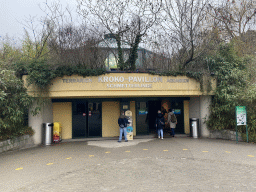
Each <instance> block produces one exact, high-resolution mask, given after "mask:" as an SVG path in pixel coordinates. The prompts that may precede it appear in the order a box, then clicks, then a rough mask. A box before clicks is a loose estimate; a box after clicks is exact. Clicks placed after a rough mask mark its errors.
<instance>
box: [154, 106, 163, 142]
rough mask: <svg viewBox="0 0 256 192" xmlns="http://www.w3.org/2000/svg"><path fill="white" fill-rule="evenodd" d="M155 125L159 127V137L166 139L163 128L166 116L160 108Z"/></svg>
mask: <svg viewBox="0 0 256 192" xmlns="http://www.w3.org/2000/svg"><path fill="white" fill-rule="evenodd" d="M155 125H156V128H157V133H158V138H161V139H164V137H163V134H164V131H163V128H164V125H165V122H164V116H163V115H162V113H161V111H160V110H158V112H157V117H156V122H155Z"/></svg>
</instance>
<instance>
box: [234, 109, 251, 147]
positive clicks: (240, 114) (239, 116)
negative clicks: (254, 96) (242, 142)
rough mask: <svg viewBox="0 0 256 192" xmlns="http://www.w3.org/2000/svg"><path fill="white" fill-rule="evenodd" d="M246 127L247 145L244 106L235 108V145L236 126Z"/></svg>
mask: <svg viewBox="0 0 256 192" xmlns="http://www.w3.org/2000/svg"><path fill="white" fill-rule="evenodd" d="M239 125H246V137H247V143H248V140H249V138H248V128H247V113H246V107H245V106H236V143H238V132H237V126H239Z"/></svg>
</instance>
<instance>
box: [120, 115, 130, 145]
mask: <svg viewBox="0 0 256 192" xmlns="http://www.w3.org/2000/svg"><path fill="white" fill-rule="evenodd" d="M128 123H129V122H128V119H127V118H126V117H125V115H124V112H122V113H121V115H120V117H119V119H118V124H119V127H120V135H119V140H118V142H121V141H122V137H123V134H124V140H125V142H128V140H127V125H128Z"/></svg>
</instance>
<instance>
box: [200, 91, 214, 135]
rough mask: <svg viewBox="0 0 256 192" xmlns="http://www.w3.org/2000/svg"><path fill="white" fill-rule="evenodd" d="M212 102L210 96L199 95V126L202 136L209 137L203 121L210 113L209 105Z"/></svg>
mask: <svg viewBox="0 0 256 192" xmlns="http://www.w3.org/2000/svg"><path fill="white" fill-rule="evenodd" d="M211 102H212V96H209V95H203V96H200V112H201V117H200V127H201V136H202V137H209V136H210V131H209V130H208V128H207V126H206V123H205V121H206V120H207V119H208V117H209V115H210V106H211Z"/></svg>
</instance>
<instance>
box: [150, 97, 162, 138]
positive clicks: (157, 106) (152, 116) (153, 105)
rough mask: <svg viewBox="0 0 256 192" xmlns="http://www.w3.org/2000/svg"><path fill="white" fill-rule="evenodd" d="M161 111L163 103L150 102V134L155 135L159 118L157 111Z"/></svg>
mask: <svg viewBox="0 0 256 192" xmlns="http://www.w3.org/2000/svg"><path fill="white" fill-rule="evenodd" d="M158 110H161V101H160V100H157V101H148V123H149V132H150V133H155V130H156V127H155V121H156V117H157V111H158Z"/></svg>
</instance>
